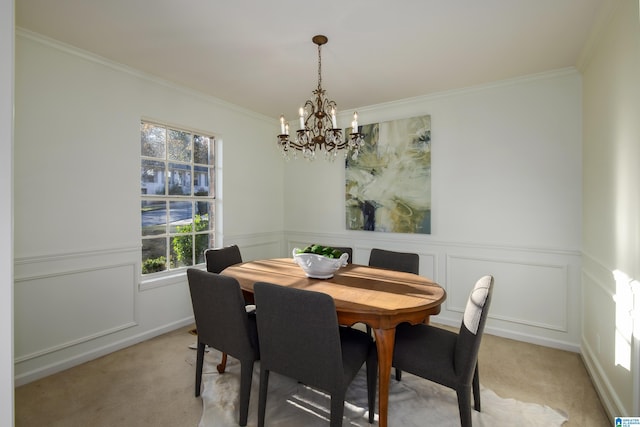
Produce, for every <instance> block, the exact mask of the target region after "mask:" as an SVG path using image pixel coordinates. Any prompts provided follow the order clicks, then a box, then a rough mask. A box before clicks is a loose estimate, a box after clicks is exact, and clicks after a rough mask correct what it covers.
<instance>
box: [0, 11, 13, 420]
mask: <svg viewBox="0 0 640 427" xmlns="http://www.w3.org/2000/svg"><path fill="white" fill-rule="evenodd" d="M13 7H14V5H13V0H0V58H2V61H0V100H1V102H0V236H3V237H2V239H0V425H3V426H12V425H13V424H14V415H13V414H14V410H13V402H14V396H13V95H14V94H13V73H14V36H13V34H14V8H13Z"/></svg>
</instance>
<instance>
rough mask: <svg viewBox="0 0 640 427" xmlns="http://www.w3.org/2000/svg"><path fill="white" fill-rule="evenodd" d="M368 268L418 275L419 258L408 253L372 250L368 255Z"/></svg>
mask: <svg viewBox="0 0 640 427" xmlns="http://www.w3.org/2000/svg"><path fill="white" fill-rule="evenodd" d="M369 266H371V267H380V268H386V269H387V270H395V271H404V272H406V273H413V274H420V273H419V269H420V257H419V256H418V254H414V253H409V252H395V251H387V250H384V249H376V248H374V249H371V254H370V255H369Z"/></svg>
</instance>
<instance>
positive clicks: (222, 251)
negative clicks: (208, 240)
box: [195, 245, 254, 373]
mask: <svg viewBox="0 0 640 427" xmlns="http://www.w3.org/2000/svg"><path fill="white" fill-rule="evenodd" d="M204 259H205V262H206V264H207V271H208V272H210V273H218V274H220V273H221V272H222V270H224V269H225V268H227V267H230V266H232V265H234V264H240V263H241V262H242V255H241V254H240V248H239V247H238V245H231V246H225V247H223V248H208V249H205V250H204ZM243 294H244V292H243ZM244 299H245V304H253V300H252V299H251V298H250V297H248V295H247V294H245V295H244ZM253 309H254V307H253V306H251V307H249V308H248V311H249V312H251V311H252V310H253ZM195 332H196V334H197V328H196V331H195ZM226 366H227V354H226V353H222V360H221V361H220V364H219V365H218V366H217V368H218V372H220V373H223V372H224V370H225V368H226Z"/></svg>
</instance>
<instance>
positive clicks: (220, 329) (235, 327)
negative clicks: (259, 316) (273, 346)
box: [187, 268, 258, 360]
mask: <svg viewBox="0 0 640 427" xmlns="http://www.w3.org/2000/svg"><path fill="white" fill-rule="evenodd" d="M187 278H188V280H189V291H190V292H191V303H192V305H193V315H194V317H195V320H196V329H197V330H198V341H199V342H202V343H205V344H207V345H209V346H210V347H213V348H215V349H217V350H220V351H221V352H223V353H228V354H230V355H231V356H233V357H235V358H237V359H239V360H246V359H251V360H253V359H255V358H257V354H258V345H257V344H258V343H257V342H254V340H253V339H252V338H251V337H255V333H254V332H255V331H253V332H252V331H251V329H250V328H251V326H250V324H249V320H248V318H247V312H246V310H245V302H244V298H243V296H242V291H241V290H240V284H239V283H238V281H237V280H236V279H234V278H233V277H228V276H222V275H220V274H215V273H209V272H206V271H202V270H198V269H195V268H190V269H188V270H187Z"/></svg>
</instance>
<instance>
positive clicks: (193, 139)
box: [140, 121, 216, 274]
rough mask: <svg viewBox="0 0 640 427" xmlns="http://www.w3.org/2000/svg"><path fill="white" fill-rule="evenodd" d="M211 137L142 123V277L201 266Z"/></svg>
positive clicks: (211, 175) (208, 216) (206, 238)
mask: <svg viewBox="0 0 640 427" xmlns="http://www.w3.org/2000/svg"><path fill="white" fill-rule="evenodd" d="M215 146H216V144H215V139H214V137H213V136H206V135H201V134H198V133H196V132H191V131H188V130H184V129H176V128H173V127H169V126H165V125H162V124H158V123H151V122H146V121H142V123H141V126H140V152H141V156H140V190H141V206H140V218H141V221H142V274H150V273H156V272H159V271H165V270H174V269H179V268H183V267H188V266H192V265H196V264H201V263H204V254H203V253H204V249H206V248H208V247H213V246H214V224H215Z"/></svg>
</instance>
